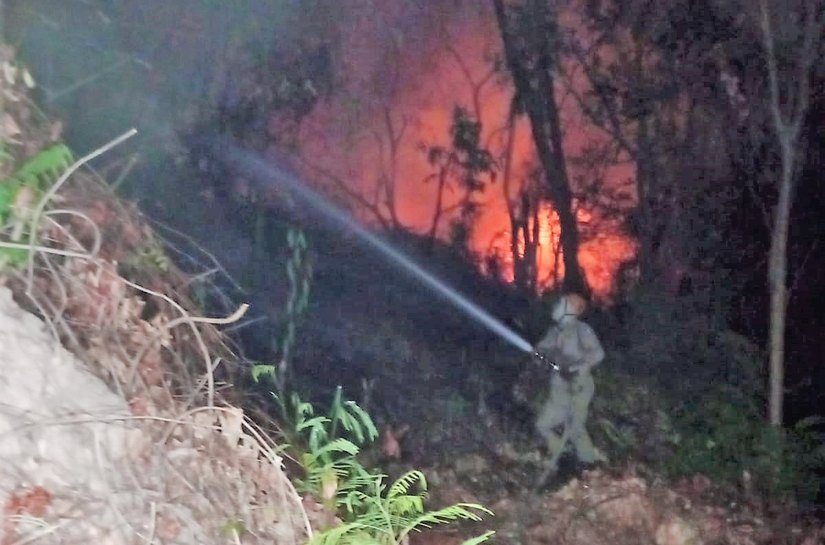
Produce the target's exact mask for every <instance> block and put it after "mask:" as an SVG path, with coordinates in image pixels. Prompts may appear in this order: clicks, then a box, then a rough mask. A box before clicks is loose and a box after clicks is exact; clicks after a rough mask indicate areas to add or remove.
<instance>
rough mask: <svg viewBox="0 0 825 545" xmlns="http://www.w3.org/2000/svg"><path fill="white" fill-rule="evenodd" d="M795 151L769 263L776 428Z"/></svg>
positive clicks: (787, 158)
mask: <svg viewBox="0 0 825 545" xmlns="http://www.w3.org/2000/svg"><path fill="white" fill-rule="evenodd" d="M793 153H794V151H793V149H791V148H790V147H789V146H788V145H787V144H786V143H784V142H783V145H782V178H781V180H780V186H779V200H778V202H777V203H776V212H775V217H774V224H773V230H772V233H771V249H770V255H769V259H768V290H769V293H770V305H771V306H770V331H769V335H768V361H769V369H770V396H769V403H768V407H769V409H768V410H769V415H768V416H769V419H770V423H771V424H772V425H774V426H781V425H782V413H783V410H782V409H783V404H784V394H785V390H784V388H785V385H784V382H785V321H786V316H787V308H788V307H787V299H788V296H787V292H788V288H787V276H788V272H787V268H788V267H787V250H788V228H789V225H790V217H791V190H792V183H793V164H794V157H793Z"/></svg>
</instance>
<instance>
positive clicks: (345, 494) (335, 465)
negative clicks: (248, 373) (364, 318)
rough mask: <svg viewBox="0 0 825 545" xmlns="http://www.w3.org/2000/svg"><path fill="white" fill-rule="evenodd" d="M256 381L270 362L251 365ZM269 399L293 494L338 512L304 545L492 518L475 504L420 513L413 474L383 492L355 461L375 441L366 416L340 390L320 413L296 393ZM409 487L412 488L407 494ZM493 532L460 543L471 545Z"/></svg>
mask: <svg viewBox="0 0 825 545" xmlns="http://www.w3.org/2000/svg"><path fill="white" fill-rule="evenodd" d="M252 372H253V376H254V377H256V379H257V380H261V378H263V377H265V376H270V375H271V374H272V373H274V372H275V367H274V366H272V365H258V366H255V367H254V368H253V371H252ZM273 395H274V396H275V399H276V400H277V401H278V405H279V407H280V410H281V416H282V418H283V420H284V422H285V424H286V426H285V429H284V435H285V438H286V439H287V443H288V446H287V447H285V448H286V450H287V451H288V452H289V454H290V456H291V458H292V459H293V460H294V461H295V462H296V463H297V464H298V465H299V466H300V471H301V476H300V477H299V478H298V479H296V483H295V484H296V489H297V490H298V491H299V492H300V493H304V494H307V493H308V494H310V495H312V496H314V497H315V498H317V499H319V500H320V501H321V503H322V504H323V505H324V507H325V508H327V509H328V510H329V511H332V512H335V513H337V514H338V515H339V516H340V518H341V520H342V521H343V524H341V525H340V526H337V527H334V528H331V529H329V530H327V531H325V532H322V533H319V534H317V535H316V536H314V538H313V539H312V541H311V542H310V543H311V545H370V544H375V545H395V544H399V543H402V542H404V540H405V538H406V536H407V535H408V534H409V533H410V532H413V531H421V530H423V529H426V528H430V527H432V526H433V525H436V524H445V523H449V522H453V521H458V520H473V521H477V520H480V519H481V514H485V513H486V514H492V513H491V512H490V511H489V510H487V509H485V508H484V507H482V506H481V505H477V504H471V503H459V504H455V505H452V506H450V507H446V508H444V509H439V510H436V511H427V510H426V508H425V506H424V500H425V499H426V497H427V481H426V478H425V477H424V474H423V473H421V472H420V471H416V470H413V471H409V472H408V473H406V474H404V475H402V476H401V477H399V478H398V479H397V480H396V481H395V482H394V483H392V485H390V486H389V487H388V486H387V484H386V482H385V481H386V478H387V477H386V475H384V474H381V473H376V472H372V471H368V470H367V469H366V468H365V467H364V466H363V465H362V464H361V463H360V462H359V461H358V458H357V456H358V454H359V452H360V449H361V447H362V446H363V445H364V444H366V443H368V442H371V441H374V440H375V439H376V438H377V437H378V430H377V428H376V427H375V424H374V423H373V421H372V418H371V417H370V416H369V414H367V412H366V411H364V410H363V409H362V408H361V407H359V406H358V404H357V403H355V402H354V401H351V400H346V399H345V398H344V396H343V391H342V389H341V387H340V386H339V387H338V388H336V390H335V393H334V395H333V398H332V403H331V404H330V408H329V410H328V412H327V414H326V415H317V414H315V409H314V407H313V406H312V404H311V403H309V402H307V401H304V400H302V399H301V398H300V396H299V395H298V394H296V393H292V394H291V395H290V396H289V400H288V402H286V401H285V400H284V399H283V397H280V396H277V395H275V394H273ZM413 488H415V489H416V490H413ZM491 535H492V532H488V533H486V534H484V535H481V536H478V537H476V538H474V539H471V540H468V541H467V542H465V545H476V544H478V543H482V542H483V541H486V540H487V539H488V538H489V537H490V536H491Z"/></svg>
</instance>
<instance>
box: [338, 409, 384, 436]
mask: <svg viewBox="0 0 825 545" xmlns="http://www.w3.org/2000/svg"><path fill="white" fill-rule="evenodd" d="M346 405H347V408H348V409H349V410H350V412H351V413H352V414H354V415H355V416H356V417H357V419H358V421H359V422H360V424H361V426H363V427H364V429H365V430H366V440H367V441H374V440H375V439H376V438H377V437H378V428H376V427H375V423H374V422H373V421H372V418H370V415H369V414H367V411H365V410H364V409H362V408H361V407H360V405H358V404H357V403H356V402H355V401H347V403H346ZM361 441H362V442H363V441H364V439H361Z"/></svg>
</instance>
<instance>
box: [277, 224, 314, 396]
mask: <svg viewBox="0 0 825 545" xmlns="http://www.w3.org/2000/svg"><path fill="white" fill-rule="evenodd" d="M287 244H288V245H289V250H290V255H289V259H288V260H287V263H286V276H287V279H288V280H289V295H288V298H287V301H286V308H284V314H283V319H282V328H281V333H280V336H279V337H273V340H272V344H273V346H272V348H273V351H274V352H275V353H277V354H279V357H280V361H279V364H278V370H277V373H275V374H273V379H274V382H275V385H276V387H277V389H278V391H279V392H284V391H286V384H287V381H288V378H289V356H290V351H291V349H292V345H293V344H294V343H295V330H296V327H297V324H298V321H299V319H300V317H301V316H302V315H303V313H304V311H306V309H307V306H308V305H309V290H310V281H311V279H312V264H311V263H310V261H309V259H307V240H306V237H305V236H304V233H303V232H302V231H301V230H299V229H296V228H290V230H289V231H288V232H287Z"/></svg>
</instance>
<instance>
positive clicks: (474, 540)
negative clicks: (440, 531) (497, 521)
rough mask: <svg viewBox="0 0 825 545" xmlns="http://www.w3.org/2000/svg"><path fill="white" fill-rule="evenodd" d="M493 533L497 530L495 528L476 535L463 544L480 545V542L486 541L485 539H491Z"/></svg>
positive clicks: (462, 544)
mask: <svg viewBox="0 0 825 545" xmlns="http://www.w3.org/2000/svg"><path fill="white" fill-rule="evenodd" d="M493 534H495V532H494V531H493V530H490V531H488V532H485V533H483V534H481V535H480V536H478V537H474V538H472V539H468V540H466V541H464V542H462V543H461V545H478V544H479V543H484V542H485V541H487V540H488V539H490V538H491V537H492V536H493Z"/></svg>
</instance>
